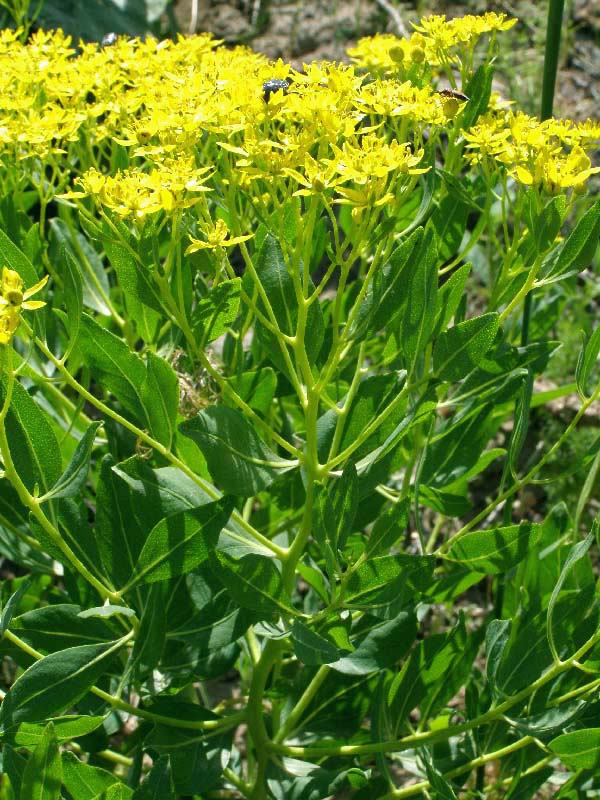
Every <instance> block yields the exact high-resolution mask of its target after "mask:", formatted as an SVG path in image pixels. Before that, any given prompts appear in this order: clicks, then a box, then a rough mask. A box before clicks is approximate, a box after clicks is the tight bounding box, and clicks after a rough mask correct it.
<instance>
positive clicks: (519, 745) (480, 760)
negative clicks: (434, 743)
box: [379, 736, 536, 800]
mask: <svg viewBox="0 0 600 800" xmlns="http://www.w3.org/2000/svg"><path fill="white" fill-rule="evenodd" d="M535 742H536V740H535V739H534V737H533V736H525V737H524V738H523V739H519V741H518V742H513V744H509V745H506V747H501V748H500V749H499V750H495V751H494V752H492V753H485V754H484V755H482V756H478V757H477V758H472V759H471V760H470V761H467V762H466V763H465V764H461V765H460V766H459V767H455V768H454V769H451V770H449V771H448V772H444V774H443V777H444V778H445V779H446V780H451V779H452V778H456V777H458V776H459V775H463V774H464V773H465V772H466V771H467V770H469V771H471V770H474V769H477V768H478V767H483V766H484V765H485V764H489V762H490V761H498V760H499V759H501V758H504V757H505V756H509V755H512V753H516V752H517V751H518V750H522V749H523V748H524V747H528V746H529V745H530V744H534V743H535ZM430 788H431V783H430V782H429V781H420V782H419V783H415V784H413V785H412V786H408V787H407V788H406V789H394V791H392V792H389V793H388V794H385V795H383V797H381V798H379V800H398V798H404V797H414V796H415V795H417V794H421V793H422V792H424V791H425V790H426V789H430Z"/></svg>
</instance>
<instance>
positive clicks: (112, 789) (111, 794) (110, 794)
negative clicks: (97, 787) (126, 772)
mask: <svg viewBox="0 0 600 800" xmlns="http://www.w3.org/2000/svg"><path fill="white" fill-rule="evenodd" d="M132 796H133V791H132V790H131V789H130V788H129V786H125V784H124V783H121V782H120V781H119V782H118V783H113V785H112V786H109V787H108V789H105V790H104V791H103V792H102V794H101V795H100V796H99V797H98V798H96V800H131V798H132Z"/></svg>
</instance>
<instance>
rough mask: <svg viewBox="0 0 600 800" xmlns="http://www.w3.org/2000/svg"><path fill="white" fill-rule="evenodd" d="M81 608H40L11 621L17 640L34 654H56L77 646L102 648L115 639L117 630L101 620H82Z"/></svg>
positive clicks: (71, 606) (61, 606)
mask: <svg viewBox="0 0 600 800" xmlns="http://www.w3.org/2000/svg"><path fill="white" fill-rule="evenodd" d="M80 611H81V608H80V606H78V605H75V604H70V603H53V604H52V605H48V606H40V607H38V608H34V609H32V610H31V611H27V612H26V613H25V614H21V616H19V617H15V619H14V620H13V627H14V630H15V632H16V633H17V635H18V636H19V638H21V639H23V641H25V642H27V644H28V645H30V646H31V647H33V648H35V649H36V650H41V651H42V652H44V651H49V652H55V651H56V650H64V649H65V648H67V647H74V646H75V645H80V644H103V643H105V642H107V641H110V640H112V639H115V638H116V637H117V636H118V631H119V628H118V627H117V626H116V625H114V624H112V623H110V622H108V621H106V620H103V619H91V620H87V621H86V620H84V619H82V618H81V617H80V616H79V614H80Z"/></svg>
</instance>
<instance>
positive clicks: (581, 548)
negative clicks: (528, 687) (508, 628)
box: [546, 520, 598, 661]
mask: <svg viewBox="0 0 600 800" xmlns="http://www.w3.org/2000/svg"><path fill="white" fill-rule="evenodd" d="M597 533H598V521H597V520H596V521H595V522H594V525H593V527H592V530H591V531H590V533H589V534H588V535H587V536H586V538H585V539H584V540H583V541H582V542H578V543H577V544H575V545H573V547H572V548H571V550H570V552H569V555H568V556H567V560H566V561H565V563H564V566H563V568H562V571H561V573H560V577H559V579H558V581H557V582H556V586H555V587H554V591H553V592H552V596H551V597H550V602H549V603H548V618H547V623H546V624H547V631H548V643H549V645H550V649H551V651H552V655H553V657H554V659H555V660H556V661H558V652H557V649H556V644H555V642H554V627H553V619H554V608H555V605H556V601H557V600H558V597H559V595H560V593H561V590H562V588H563V586H564V584H565V581H566V580H567V578H568V576H569V573H570V572H571V571H572V570H573V568H574V567H575V565H576V564H577V562H578V561H581V560H582V559H585V558H587V554H588V550H589V549H590V547H591V546H592V543H593V542H594V539H595V538H596V536H597Z"/></svg>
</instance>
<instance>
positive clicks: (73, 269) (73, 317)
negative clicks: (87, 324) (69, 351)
mask: <svg viewBox="0 0 600 800" xmlns="http://www.w3.org/2000/svg"><path fill="white" fill-rule="evenodd" d="M61 263H62V265H63V270H64V281H65V285H64V292H65V306H66V307H67V309H68V312H69V326H68V328H69V347H70V348H72V347H74V345H75V343H76V341H77V337H78V336H79V326H80V323H81V315H82V314H83V288H82V284H81V274H80V272H79V269H78V267H77V264H75V259H74V258H73V256H72V255H71V253H70V251H69V250H67V249H66V247H65V248H63V249H62V251H61Z"/></svg>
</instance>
